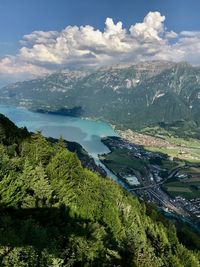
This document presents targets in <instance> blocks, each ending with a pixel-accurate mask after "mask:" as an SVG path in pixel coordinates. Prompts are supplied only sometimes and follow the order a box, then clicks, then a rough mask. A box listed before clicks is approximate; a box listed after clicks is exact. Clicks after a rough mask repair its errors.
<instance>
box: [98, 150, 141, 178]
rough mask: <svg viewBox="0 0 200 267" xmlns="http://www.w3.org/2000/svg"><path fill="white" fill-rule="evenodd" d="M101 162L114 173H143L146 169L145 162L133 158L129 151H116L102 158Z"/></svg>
mask: <svg viewBox="0 0 200 267" xmlns="http://www.w3.org/2000/svg"><path fill="white" fill-rule="evenodd" d="M101 160H103V162H104V164H105V165H106V166H107V167H108V168H109V169H110V170H112V171H113V172H114V173H120V172H126V171H127V169H134V170H137V171H142V170H143V169H144V167H145V161H144V160H140V159H137V158H133V157H131V155H130V154H129V153H128V150H127V149H115V150H113V151H112V152H111V153H109V154H106V155H103V156H101Z"/></svg>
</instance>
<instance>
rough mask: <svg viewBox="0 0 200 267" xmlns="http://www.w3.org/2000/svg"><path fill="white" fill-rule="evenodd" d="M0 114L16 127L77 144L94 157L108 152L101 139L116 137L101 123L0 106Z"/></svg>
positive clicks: (109, 127)
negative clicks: (39, 131)
mask: <svg viewBox="0 0 200 267" xmlns="http://www.w3.org/2000/svg"><path fill="white" fill-rule="evenodd" d="M0 113H3V114H4V115H6V116H7V117H8V118H9V119H10V120H12V121H13V122H14V123H15V124H16V125H17V126H19V127H24V126H26V127H27V128H28V130H29V131H37V130H41V131H42V134H43V135H44V136H46V137H49V136H50V137H54V138H59V137H60V136H62V137H63V138H64V139H66V140H68V141H74V142H78V143H79V144H81V145H82V146H83V147H84V148H85V149H86V150H87V152H88V153H89V154H90V155H92V156H94V157H96V156H97V155H98V154H103V153H108V152H109V149H108V148H107V147H106V146H105V145H104V144H103V143H102V142H101V138H102V137H105V136H117V134H116V133H115V132H114V130H113V129H112V127H111V126H110V125H108V124H107V123H104V122H101V121H92V120H86V119H81V118H76V117H70V116H60V115H51V114H42V113H37V112H31V111H29V110H26V109H22V108H17V107H11V106H4V105H0Z"/></svg>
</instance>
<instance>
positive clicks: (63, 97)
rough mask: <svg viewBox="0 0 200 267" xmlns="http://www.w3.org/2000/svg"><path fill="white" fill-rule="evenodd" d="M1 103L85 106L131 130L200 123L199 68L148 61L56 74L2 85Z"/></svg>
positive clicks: (94, 114)
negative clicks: (167, 124)
mask: <svg viewBox="0 0 200 267" xmlns="http://www.w3.org/2000/svg"><path fill="white" fill-rule="evenodd" d="M0 103H8V104H14V105H18V106H23V107H26V108H28V109H31V110H35V111H37V110H39V109H41V110H43V111H46V112H48V111H50V112H56V111H57V110H60V109H69V110H71V109H74V108H76V107H80V109H81V110H82V112H81V114H80V115H81V116H82V117H91V118H100V119H103V120H106V121H109V122H110V123H112V124H115V125H117V126H119V127H124V128H130V129H137V128H141V127H145V126H147V125H153V124H157V123H160V122H167V123H173V122H175V121H179V120H188V121H195V122H197V123H200V118H199V116H198V114H199V112H200V67H194V66H192V65H190V64H188V63H187V62H181V63H174V62H168V61H147V62H141V63H138V64H131V65H129V64H128V65H127V66H126V65H123V66H121V65H120V64H119V65H114V66H112V67H106V68H105V67H104V68H100V69H98V70H94V71H92V72H88V71H68V72H66V73H63V72H60V73H54V74H51V75H48V76H45V77H43V78H39V79H34V80H29V81H25V82H20V83H15V84H13V85H11V86H7V87H4V88H2V89H1V97H0ZM72 115H73V114H72Z"/></svg>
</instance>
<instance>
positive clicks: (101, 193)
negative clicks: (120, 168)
mask: <svg viewBox="0 0 200 267" xmlns="http://www.w3.org/2000/svg"><path fill="white" fill-rule="evenodd" d="M0 155H1V157H0V266H10V267H22V266H23V267H25V266H27V267H28V266H36V267H38V266H42V267H46V266H54V267H61V266H62V267H67V266H106V267H107V266H134V267H137V266H138V267H146V266H149V267H159V266H169V267H172V266H173V267H181V266H183V267H198V266H200V265H199V260H200V251H199V247H200V245H199V243H198V240H197V241H196V243H195V242H193V243H190V242H189V243H188V244H186V245H184V244H182V243H181V242H182V241H181V239H179V237H178V236H177V231H176V228H175V226H174V225H173V224H172V223H171V222H170V221H166V220H164V219H162V218H160V215H159V214H158V213H157V211H156V210H155V209H154V208H152V207H151V206H150V205H145V204H144V203H140V202H139V200H138V199H137V198H135V197H133V196H132V195H131V194H129V193H128V192H126V191H125V190H124V189H123V188H121V187H120V186H118V185H117V184H116V183H115V182H114V181H112V180H110V179H108V178H103V177H101V176H100V175H98V174H95V173H93V172H91V171H90V170H88V169H86V168H83V167H82V165H81V163H80V161H79V159H78V157H77V155H76V154H75V153H72V152H70V151H69V150H68V149H67V147H66V145H65V143H64V142H63V140H62V139H60V140H58V142H57V143H53V144H52V143H51V142H50V141H48V140H46V139H45V138H44V137H43V136H42V135H41V133H36V134H30V133H29V132H28V131H27V130H26V129H18V128H17V127H16V126H15V125H14V124H13V123H12V122H11V121H9V120H8V119H7V118H6V117H4V116H3V115H1V116H0ZM188 238H189V237H188ZM195 238H196V237H194V239H195ZM198 245H199V246H198ZM186 246H187V247H186Z"/></svg>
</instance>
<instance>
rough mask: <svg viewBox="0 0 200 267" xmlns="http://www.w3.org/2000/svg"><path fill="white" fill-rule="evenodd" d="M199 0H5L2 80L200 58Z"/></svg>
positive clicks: (0, 25) (1, 4)
mask: <svg viewBox="0 0 200 267" xmlns="http://www.w3.org/2000/svg"><path fill="white" fill-rule="evenodd" d="M199 10H200V1H199V0H190V1H187V0H175V1H172V0H163V1H161V0H148V1H147V0H135V1H134V0H123V1H120V0H1V1H0V14H1V16H0V83H2V82H4V81H5V82H11V81H15V80H22V79H26V78H30V77H35V76H38V75H44V74H48V73H52V72H55V71H58V70H62V69H83V68H98V67H101V66H104V65H111V64H116V63H135V62H138V61H144V60H169V61H188V62H190V63H191V64H200V17H199Z"/></svg>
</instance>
